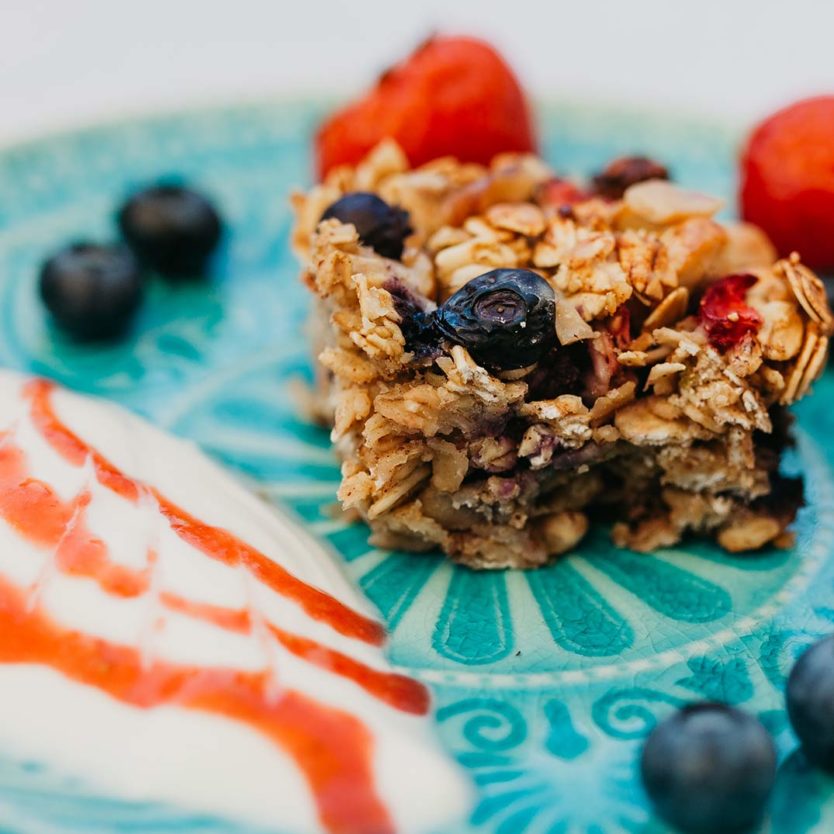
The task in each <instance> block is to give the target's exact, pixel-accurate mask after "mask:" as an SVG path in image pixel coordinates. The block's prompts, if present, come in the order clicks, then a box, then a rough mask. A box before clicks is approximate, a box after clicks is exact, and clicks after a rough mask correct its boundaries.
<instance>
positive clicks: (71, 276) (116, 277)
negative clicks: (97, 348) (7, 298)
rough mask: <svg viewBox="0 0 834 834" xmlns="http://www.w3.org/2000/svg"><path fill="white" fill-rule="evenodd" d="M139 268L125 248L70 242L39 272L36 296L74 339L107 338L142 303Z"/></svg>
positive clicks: (116, 333)
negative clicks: (70, 243) (38, 296)
mask: <svg viewBox="0 0 834 834" xmlns="http://www.w3.org/2000/svg"><path fill="white" fill-rule="evenodd" d="M142 289H143V278H142V273H141V270H140V268H139V264H138V263H137V262H136V259H135V258H134V257H133V255H131V253H130V252H129V251H128V250H127V249H126V248H125V247H123V246H100V245H97V244H95V243H74V244H72V245H71V246H67V247H66V248H64V249H62V250H61V251H60V252H58V253H56V254H55V255H53V256H52V257H51V258H49V260H47V261H46V262H45V263H44V264H43V266H42V267H41V272H40V293H41V298H42V299H43V301H44V303H45V304H46V306H47V308H48V309H49V312H50V313H52V315H53V317H54V318H55V321H56V323H57V324H58V325H59V326H60V327H62V328H63V329H64V330H66V331H67V332H68V333H70V334H71V335H73V336H75V337H76V338H78V339H111V338H114V337H116V336H118V335H119V334H120V333H122V331H123V330H125V328H126V327H127V325H128V324H129V323H130V320H131V318H132V317H133V314H134V313H135V312H136V309H137V308H138V307H139V303H140V301H141V300H142Z"/></svg>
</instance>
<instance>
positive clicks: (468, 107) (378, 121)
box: [315, 37, 535, 177]
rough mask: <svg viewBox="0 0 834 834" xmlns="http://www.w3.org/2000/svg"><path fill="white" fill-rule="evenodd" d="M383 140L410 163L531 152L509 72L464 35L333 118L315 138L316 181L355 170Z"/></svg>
mask: <svg viewBox="0 0 834 834" xmlns="http://www.w3.org/2000/svg"><path fill="white" fill-rule="evenodd" d="M386 137H391V138H393V139H396V140H397V142H399V144H400V145H401V146H402V148H403V150H404V151H405V153H406V155H407V156H408V159H409V161H410V162H411V164H412V165H421V164H422V163H424V162H428V161H430V160H432V159H436V158H437V157H440V156H446V155H451V156H456V157H457V158H458V159H460V160H461V161H463V162H481V163H487V162H489V160H490V159H491V158H492V157H493V156H495V154H497V153H501V152H502V151H533V150H535V140H534V135H533V126H532V123H531V117H530V111H529V109H528V106H527V102H526V100H525V97H524V94H523V93H522V90H521V87H520V86H519V83H518V80H517V79H516V77H515V75H514V74H513V72H512V70H511V69H510V68H509V67H508V66H507V64H506V63H505V61H504V60H503V58H502V57H501V56H500V55H499V54H498V53H497V52H496V51H495V50H494V49H493V48H492V47H491V46H489V45H488V44H486V43H484V42H483V41H479V40H475V39H474V38H465V37H435V38H432V39H431V40H429V41H427V42H426V43H424V44H423V45H422V46H420V47H419V48H418V49H417V50H416V51H415V52H414V53H413V54H412V55H410V56H409V57H408V58H407V59H406V60H405V61H403V62H402V63H400V64H397V65H396V66H395V67H393V68H392V69H390V70H388V71H387V72H386V73H384V74H383V75H382V77H381V78H380V79H379V81H378V82H377V85H376V86H375V87H374V88H373V89H372V90H371V91H370V92H369V93H368V94H367V95H366V96H365V97H364V98H362V99H360V100H359V101H357V102H354V103H353V104H350V105H348V106H347V107H345V108H344V109H342V110H340V111H339V112H337V113H335V114H334V115H333V116H331V117H330V118H329V119H328V120H327V121H326V122H325V123H324V124H323V125H322V126H321V127H320V128H319V130H318V133H317V134H316V140H315V144H316V165H317V169H318V174H319V176H321V177H324V175H325V174H326V173H327V172H328V171H329V170H330V169H331V168H333V167H334V166H336V165H341V164H346V163H347V164H356V163H357V162H359V161H360V160H361V159H362V158H363V157H364V156H365V155H366V154H367V153H368V151H370V150H371V148H373V147H374V146H375V145H376V144H377V143H378V142H379V141H380V140H381V139H384V138H386Z"/></svg>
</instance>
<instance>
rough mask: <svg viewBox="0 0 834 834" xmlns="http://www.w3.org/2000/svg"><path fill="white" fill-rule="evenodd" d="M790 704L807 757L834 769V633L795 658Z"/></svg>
mask: <svg viewBox="0 0 834 834" xmlns="http://www.w3.org/2000/svg"><path fill="white" fill-rule="evenodd" d="M787 705H788V716H789V717H790V720H791V724H792V725H793V728H794V731H795V732H796V734H797V736H798V737H799V740H800V741H801V742H802V747H803V749H804V751H805V755H806V756H807V758H808V760H809V761H810V762H812V763H813V764H815V765H817V766H818V767H821V768H823V769H825V770H828V771H832V772H834V636H831V637H826V638H825V639H824V640H820V641H819V642H818V643H815V644H814V645H813V646H811V648H810V649H808V650H807V651H806V652H805V653H804V654H803V655H802V657H800V658H799V660H798V661H797V662H796V665H795V666H794V667H793V669H792V671H791V674H790V677H789V678H788V686H787Z"/></svg>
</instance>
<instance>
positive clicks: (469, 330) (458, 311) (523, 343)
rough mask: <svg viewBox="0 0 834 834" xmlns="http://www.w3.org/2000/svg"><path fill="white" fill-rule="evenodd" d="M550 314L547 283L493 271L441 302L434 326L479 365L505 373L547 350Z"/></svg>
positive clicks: (526, 274) (519, 272)
mask: <svg viewBox="0 0 834 834" xmlns="http://www.w3.org/2000/svg"><path fill="white" fill-rule="evenodd" d="M555 310H556V298H555V295H554V293H553V290H552V289H551V287H550V284H548V283H547V281H545V280H544V279H543V278H541V277H540V276H539V275H537V274H536V273H535V272H531V271H530V270H528V269H493V270H492V271H491V272H487V273H486V274H484V275H479V276H478V277H477V278H473V279H472V280H471V281H469V282H468V283H467V284H464V285H463V286H462V287H461V288H460V289H459V290H458V291H457V292H456V293H455V294H454V295H453V296H452V297H451V298H449V299H447V301H446V302H445V303H444V304H443V305H442V306H441V307H440V308H439V309H438V310H437V312H436V314H435V322H436V325H437V328H438V329H439V330H440V332H441V333H442V334H443V335H444V336H445V337H446V338H447V339H448V340H449V341H451V342H456V343H457V344H460V345H463V346H464V347H465V348H466V349H467V350H468V351H469V352H470V353H471V354H472V356H473V357H474V358H475V359H476V360H477V361H478V362H479V363H481V364H482V365H485V366H486V367H490V368H497V369H501V370H510V369H513V368H523V367H525V366H526V365H531V364H532V363H534V362H537V361H538V360H539V359H540V358H541V357H542V356H543V355H544V353H545V352H546V351H547V350H548V349H549V348H551V347H552V346H553V344H554V342H555V340H556V335H555V330H554V326H555V325H554V315H555Z"/></svg>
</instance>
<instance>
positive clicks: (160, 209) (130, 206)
mask: <svg viewBox="0 0 834 834" xmlns="http://www.w3.org/2000/svg"><path fill="white" fill-rule="evenodd" d="M118 223H119V229H120V230H121V233H122V235H123V237H124V239H125V241H126V242H127V245H128V246H130V248H131V249H132V250H133V253H134V254H135V255H136V257H137V258H138V259H139V261H140V263H141V264H143V265H144V266H146V267H148V268H149V269H152V270H154V271H155V272H158V273H159V274H160V275H163V276H164V277H166V278H191V277H197V276H200V275H203V274H204V273H205V270H206V264H207V262H208V258H209V256H210V255H211V253H212V252H213V251H214V250H215V248H216V247H217V244H218V242H219V241H220V235H221V233H222V222H221V220H220V215H219V214H218V213H217V209H215V207H214V206H213V205H212V203H211V202H210V201H209V200H208V199H207V198H206V197H204V196H203V195H202V194H200V193H198V192H197V191H194V190H192V189H190V188H187V187H186V186H184V185H179V184H175V183H161V184H159V185H154V186H151V187H150V188H145V189H143V190H142V191H139V192H137V193H136V194H134V195H133V196H132V197H130V198H129V199H128V200H127V201H126V202H125V203H124V205H123V206H122V207H121V208H120V209H119V213H118Z"/></svg>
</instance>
